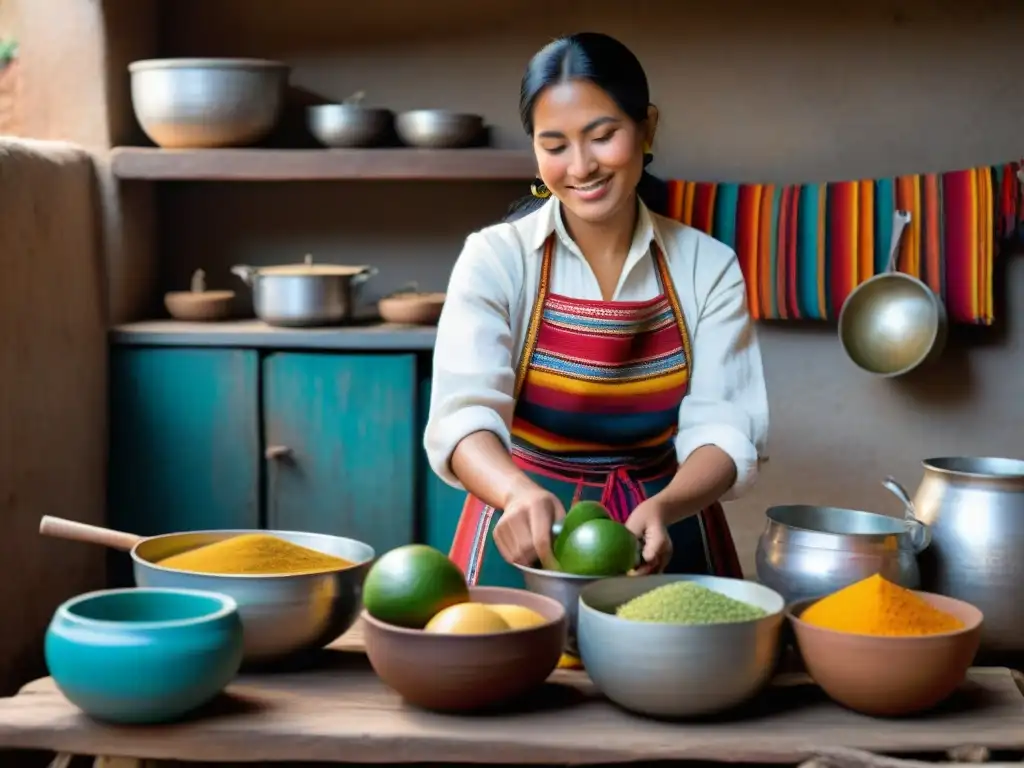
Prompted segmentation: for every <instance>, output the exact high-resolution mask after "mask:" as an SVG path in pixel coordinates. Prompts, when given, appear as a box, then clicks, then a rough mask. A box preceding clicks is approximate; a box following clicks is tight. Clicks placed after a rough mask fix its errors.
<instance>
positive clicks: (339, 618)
mask: <svg viewBox="0 0 1024 768" xmlns="http://www.w3.org/2000/svg"><path fill="white" fill-rule="evenodd" d="M243 533H254V531H246V530H221V531H196V532H193V533H168V534H164V535H163V536H154V537H152V538H149V539H144V540H143V541H141V542H139V543H138V544H136V545H135V547H134V548H133V549H132V552H131V557H132V563H133V567H134V571H135V583H136V584H137V585H138V586H140V587H167V588H172V589H199V590H205V591H207V592H219V593H221V594H224V595H228V596H229V597H233V598H234V599H235V602H236V603H237V604H238V614H239V616H240V617H241V619H242V628H243V631H244V634H245V651H244V653H245V656H244V663H246V664H261V665H262V664H272V663H278V662H281V661H284V660H287V659H290V658H292V657H295V656H299V655H302V654H303V653H306V652H308V651H313V650H317V649H319V648H323V647H324V646H325V645H327V644H329V643H330V642H332V641H333V640H335V639H336V638H338V637H339V636H340V635H342V634H344V633H345V632H346V631H347V630H348V629H349V628H350V627H351V626H352V624H353V623H354V622H355V620H356V618H357V617H358V615H359V611H360V610H361V609H362V605H363V601H362V594H363V579H364V578H365V576H366V572H367V570H369V567H370V563H371V562H372V560H373V558H374V551H373V547H371V546H370V545H369V544H364V543H362V542H361V541H356V540H355V539H346V538H343V537H341V536H328V535H326V534H320V533H301V532H296V531H261V533H268V534H270V535H272V536H276V537H278V538H280V539H284V540H285V541H290V542H292V543H293V544H298V545H300V546H303V547H308V548H309V549H315V550H317V551H318V552H326V553H327V554H329V555H335V556H337V557H342V558H345V559H346V560H350V561H352V562H354V563H356V565H355V566H353V567H351V568H346V569H344V570H340V571H328V572H325V573H315V574H306V575H290V574H277V575H269V576H254V575H249V574H242V575H221V574H205V573H191V572H188V571H178V570H174V569H171V568H164V567H162V566H160V565H158V564H157V563H158V562H159V561H160V560H163V559H164V558H167V557H171V556H172V555H176V554H179V553H181V552H185V551H187V550H190V549H195V548H196V547H201V546H204V545H206V544H213V543H214V542H217V541H223V540H224V539H229V538H231V537H232V536H238V535H240V534H243Z"/></svg>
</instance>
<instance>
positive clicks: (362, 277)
mask: <svg viewBox="0 0 1024 768" xmlns="http://www.w3.org/2000/svg"><path fill="white" fill-rule="evenodd" d="M377 271H378V270H377V268H376V267H367V268H366V269H365V270H364V271H363V272H360V273H359V274H358V275H353V276H352V281H351V284H352V287H353V288H354V287H356V286H359V285H362V284H363V283H365V282H366V281H367V280H369V279H370V278H371V277H373V276H374V275H376V274H377Z"/></svg>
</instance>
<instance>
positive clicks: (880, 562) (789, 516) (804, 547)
mask: <svg viewBox="0 0 1024 768" xmlns="http://www.w3.org/2000/svg"><path fill="white" fill-rule="evenodd" d="M766 517H767V518H768V522H767V525H766V526H765V529H764V531H763V532H762V534H761V537H760V538H759V539H758V542H757V551H756V553H755V565H756V568H757V580H758V581H760V582H761V583H762V584H764V585H765V586H767V587H770V588H771V589H774V590H775V591H776V592H778V593H779V594H781V595H782V596H783V597H784V598H785V599H786V601H787V602H792V601H794V600H803V599H805V598H809V597H820V596H821V595H827V594H830V593H832V592H835V591H837V590H840V589H842V588H843V587H846V586H848V585H850V584H853V583H854V582H857V581H860V580H861V579H865V578H867V577H868V576H873V575H874V574H876V573H880V574H882V576H884V577H885V578H886V579H888V580H889V581H891V582H893V583H895V584H899V585H900V586H903V587H906V588H907V589H916V588H917V587H918V586H919V585H920V581H921V574H920V572H919V570H918V564H917V553H918V552H920V551H921V550H923V549H924V548H925V547H927V545H928V541H929V535H928V530H927V528H925V527H924V526H923V525H922V524H921V523H918V522H915V521H912V520H903V519H900V518H895V517H888V516H886V515H878V514H875V513H873V512H861V511H859V510H855V509H841V508H839V507H816V506H810V505H807V504H790V505H786V506H779V507H770V508H769V509H768V512H767V513H766Z"/></svg>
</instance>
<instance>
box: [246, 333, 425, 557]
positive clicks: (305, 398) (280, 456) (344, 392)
mask: <svg viewBox="0 0 1024 768" xmlns="http://www.w3.org/2000/svg"><path fill="white" fill-rule="evenodd" d="M262 376H263V378H262V381H263V399H262V405H263V424H264V440H265V447H266V453H267V456H266V462H267V466H266V481H267V487H266V505H267V526H268V527H269V528H277V529H285V530H300V531H315V532H319V533H330V534H334V535H338V536H350V537H352V538H356V539H359V540H361V541H365V542H367V543H368V544H370V545H371V546H372V547H374V549H376V550H377V552H378V553H383V552H386V551H387V550H389V549H392V548H394V547H397V546H401V545H402V544H408V543H409V542H411V541H413V540H414V538H415V534H416V531H415V517H416V507H417V504H416V496H417V493H416V491H417V478H416V475H417V467H416V457H417V455H418V453H419V451H418V443H419V439H420V438H419V435H420V432H419V430H418V428H417V426H418V419H417V402H416V387H417V385H416V356H415V355H411V354H409V355H390V354H389V355H349V354H330V353H324V354H321V353H299V352H279V353H273V354H270V355H267V356H266V358H265V359H264V360H263V371H262Z"/></svg>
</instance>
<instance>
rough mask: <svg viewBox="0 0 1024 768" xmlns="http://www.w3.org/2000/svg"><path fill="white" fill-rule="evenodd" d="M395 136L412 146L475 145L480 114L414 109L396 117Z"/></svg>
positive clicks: (480, 130) (481, 123)
mask: <svg viewBox="0 0 1024 768" xmlns="http://www.w3.org/2000/svg"><path fill="white" fill-rule="evenodd" d="M395 130H396V131H397V132H398V137H399V138H400V139H401V140H402V141H403V142H404V143H405V144H408V145H409V146H411V147H420V148H421V149H456V148H461V147H472V146H476V145H477V144H478V143H479V142H480V139H481V137H482V136H483V133H484V119H483V117H481V116H480V115H472V114H465V113H461V112H452V111H450V110H447V109H415V110H411V111H409V112H402V113H401V114H400V115H398V117H397V118H396V119H395Z"/></svg>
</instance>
